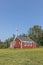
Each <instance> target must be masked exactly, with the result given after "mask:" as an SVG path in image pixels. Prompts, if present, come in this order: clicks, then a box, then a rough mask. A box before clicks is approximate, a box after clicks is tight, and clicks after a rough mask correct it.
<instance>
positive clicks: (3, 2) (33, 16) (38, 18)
mask: <svg viewBox="0 0 43 65" xmlns="http://www.w3.org/2000/svg"><path fill="white" fill-rule="evenodd" d="M34 25H40V26H42V29H43V0H0V39H1V40H3V41H4V40H5V39H7V38H8V37H11V36H12V35H13V34H16V28H18V34H22V33H27V31H28V29H29V28H30V27H32V26H34Z"/></svg>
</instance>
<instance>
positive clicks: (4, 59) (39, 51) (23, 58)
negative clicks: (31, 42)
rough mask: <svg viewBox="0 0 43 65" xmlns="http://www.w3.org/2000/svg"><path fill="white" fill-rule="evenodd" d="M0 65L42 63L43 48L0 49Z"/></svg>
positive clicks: (32, 64) (33, 64) (34, 64)
mask: <svg viewBox="0 0 43 65" xmlns="http://www.w3.org/2000/svg"><path fill="white" fill-rule="evenodd" d="M0 65H43V48H35V49H0Z"/></svg>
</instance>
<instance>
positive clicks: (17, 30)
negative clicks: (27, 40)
mask: <svg viewBox="0 0 43 65" xmlns="http://www.w3.org/2000/svg"><path fill="white" fill-rule="evenodd" d="M17 36H18V28H16V37H17Z"/></svg>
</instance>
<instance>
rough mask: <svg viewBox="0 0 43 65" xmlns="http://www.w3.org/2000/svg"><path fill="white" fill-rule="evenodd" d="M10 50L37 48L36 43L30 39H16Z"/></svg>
mask: <svg viewBox="0 0 43 65" xmlns="http://www.w3.org/2000/svg"><path fill="white" fill-rule="evenodd" d="M10 48H36V43H35V42H34V41H33V40H31V39H30V38H29V37H16V38H15V39H14V40H13V42H11V43H10Z"/></svg>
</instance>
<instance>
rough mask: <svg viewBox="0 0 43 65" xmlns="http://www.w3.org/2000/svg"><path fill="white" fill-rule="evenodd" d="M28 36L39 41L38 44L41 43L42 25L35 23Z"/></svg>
mask: <svg viewBox="0 0 43 65" xmlns="http://www.w3.org/2000/svg"><path fill="white" fill-rule="evenodd" d="M28 36H29V37H30V38H31V39H33V40H34V41H36V42H37V43H38V45H40V44H41V43H40V39H41V36H42V29H41V26H39V25H35V26H33V27H32V28H30V29H29V31H28Z"/></svg>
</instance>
